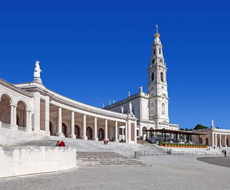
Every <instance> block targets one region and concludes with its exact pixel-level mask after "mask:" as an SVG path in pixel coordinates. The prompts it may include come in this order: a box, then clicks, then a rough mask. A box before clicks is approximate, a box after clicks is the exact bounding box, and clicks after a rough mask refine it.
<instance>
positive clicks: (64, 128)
mask: <svg viewBox="0 0 230 190" xmlns="http://www.w3.org/2000/svg"><path fill="white" fill-rule="evenodd" d="M62 133H63V134H64V136H65V137H66V125H65V124H64V123H62Z"/></svg>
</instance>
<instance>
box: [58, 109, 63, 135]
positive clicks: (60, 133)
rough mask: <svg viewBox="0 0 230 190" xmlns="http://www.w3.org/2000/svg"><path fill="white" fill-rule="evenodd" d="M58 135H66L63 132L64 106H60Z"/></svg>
mask: <svg viewBox="0 0 230 190" xmlns="http://www.w3.org/2000/svg"><path fill="white" fill-rule="evenodd" d="M57 136H59V137H64V134H63V133H62V108H58V132H57Z"/></svg>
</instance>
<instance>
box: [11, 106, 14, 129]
mask: <svg viewBox="0 0 230 190" xmlns="http://www.w3.org/2000/svg"><path fill="white" fill-rule="evenodd" d="M10 124H11V125H12V124H14V106H13V105H10Z"/></svg>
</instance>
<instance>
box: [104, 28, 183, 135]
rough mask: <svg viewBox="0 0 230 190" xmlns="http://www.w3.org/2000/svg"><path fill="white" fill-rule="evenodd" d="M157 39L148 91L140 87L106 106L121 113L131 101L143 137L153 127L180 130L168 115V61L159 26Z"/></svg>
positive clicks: (153, 47)
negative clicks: (124, 97)
mask: <svg viewBox="0 0 230 190" xmlns="http://www.w3.org/2000/svg"><path fill="white" fill-rule="evenodd" d="M156 27H157V31H156V34H155V35H154V37H155V40H154V42H153V45H152V55H151V59H150V64H149V68H148V74H149V75H148V76H149V80H148V92H147V93H144V92H143V87H142V86H141V87H139V93H137V94H134V95H132V96H130V95H128V98H126V99H124V100H122V101H119V102H117V103H113V104H112V105H108V106H106V107H104V109H106V110H112V111H115V112H119V113H127V112H128V110H129V109H128V108H129V103H130V102H131V103H132V113H133V114H134V115H135V117H137V119H138V122H137V130H138V131H139V132H138V136H140V137H142V136H143V134H142V130H146V129H148V130H151V129H163V128H165V129H171V130H179V125H177V124H172V123H169V117H168V100H169V98H168V90H167V88H168V86H167V80H166V72H167V68H166V63H165V59H164V56H163V51H162V48H163V46H162V44H161V41H160V34H159V33H158V26H157V25H156Z"/></svg>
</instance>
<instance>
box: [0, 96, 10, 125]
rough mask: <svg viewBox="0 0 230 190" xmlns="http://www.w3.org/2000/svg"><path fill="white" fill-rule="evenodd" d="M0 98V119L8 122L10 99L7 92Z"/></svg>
mask: <svg viewBox="0 0 230 190" xmlns="http://www.w3.org/2000/svg"><path fill="white" fill-rule="evenodd" d="M0 100H1V101H0V121H1V122H2V123H5V124H10V123H11V105H12V99H11V97H10V96H9V95H8V94H2V95H1V98H0Z"/></svg>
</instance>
